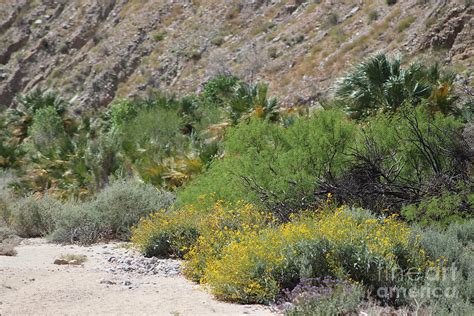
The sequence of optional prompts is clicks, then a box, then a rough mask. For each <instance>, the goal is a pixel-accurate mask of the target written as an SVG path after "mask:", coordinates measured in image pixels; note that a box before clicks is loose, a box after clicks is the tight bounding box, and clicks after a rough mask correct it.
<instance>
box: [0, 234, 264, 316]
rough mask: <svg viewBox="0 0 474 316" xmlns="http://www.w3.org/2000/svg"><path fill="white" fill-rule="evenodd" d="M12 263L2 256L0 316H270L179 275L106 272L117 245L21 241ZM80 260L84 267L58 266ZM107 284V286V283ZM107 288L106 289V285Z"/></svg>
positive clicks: (257, 307)
mask: <svg viewBox="0 0 474 316" xmlns="http://www.w3.org/2000/svg"><path fill="white" fill-rule="evenodd" d="M16 249H17V251H18V254H17V255H16V256H15V257H4V256H0V315H2V316H3V315H78V314H81V315H104V314H107V315H111V314H112V315H272V312H271V311H270V309H268V308H267V307H264V306H255V305H251V306H247V305H235V304H228V303H223V302H219V301H216V300H215V299H214V298H213V297H212V296H211V295H210V294H209V293H208V292H207V291H206V290H205V288H203V287H202V286H199V285H196V284H193V283H191V282H189V281H188V280H186V279H185V278H184V277H183V276H181V275H175V276H168V277H166V276H156V275H143V274H136V273H130V272H120V273H116V274H113V273H112V272H110V271H106V270H107V269H106V268H107V265H108V264H109V263H108V261H107V258H109V257H110V256H111V255H113V254H114V252H117V251H124V250H123V248H121V247H119V246H118V245H117V244H107V245H105V244H98V245H94V246H92V247H80V246H70V245H67V246H61V245H56V244H50V243H47V242H46V241H44V240H42V239H29V240H24V241H23V242H22V244H21V245H20V246H18V247H17V248H16ZM66 254H83V255H86V256H87V261H86V262H85V263H84V264H83V265H82V266H71V265H65V266H59V265H54V264H53V261H54V260H55V259H56V258H59V257H60V256H61V255H66ZM109 281H110V282H109ZM107 283H110V284H107Z"/></svg>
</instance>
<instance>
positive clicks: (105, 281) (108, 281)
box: [100, 279, 117, 285]
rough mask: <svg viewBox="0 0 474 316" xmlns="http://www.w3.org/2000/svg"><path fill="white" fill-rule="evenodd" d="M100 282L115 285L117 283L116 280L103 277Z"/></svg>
mask: <svg viewBox="0 0 474 316" xmlns="http://www.w3.org/2000/svg"><path fill="white" fill-rule="evenodd" d="M100 284H108V285H114V284H117V283H115V282H114V281H110V280H104V279H102V280H100Z"/></svg>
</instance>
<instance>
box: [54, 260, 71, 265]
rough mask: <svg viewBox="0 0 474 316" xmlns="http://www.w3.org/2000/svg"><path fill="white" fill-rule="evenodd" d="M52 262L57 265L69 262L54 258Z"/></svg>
mask: <svg viewBox="0 0 474 316" xmlns="http://www.w3.org/2000/svg"><path fill="white" fill-rule="evenodd" d="M53 263H54V264H57V265H66V264H69V261H67V260H65V259H56V260H54V262H53Z"/></svg>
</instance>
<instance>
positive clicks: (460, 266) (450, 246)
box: [414, 220, 474, 315]
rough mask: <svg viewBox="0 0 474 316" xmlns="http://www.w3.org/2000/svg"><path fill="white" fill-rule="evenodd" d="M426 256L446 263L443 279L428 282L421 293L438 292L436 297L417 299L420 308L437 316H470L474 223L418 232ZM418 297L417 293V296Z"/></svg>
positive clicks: (473, 286) (473, 290)
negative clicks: (435, 290)
mask: <svg viewBox="0 0 474 316" xmlns="http://www.w3.org/2000/svg"><path fill="white" fill-rule="evenodd" d="M418 235H419V236H420V242H421V245H422V246H423V248H424V249H425V251H426V254H427V256H428V257H429V258H430V259H431V260H433V261H436V260H441V261H442V262H444V267H445V269H446V271H445V273H444V274H443V277H438V278H426V280H425V282H423V284H422V286H421V287H422V289H420V291H419V293H421V294H423V292H422V291H423V288H424V289H425V292H426V289H428V288H429V289H439V290H438V291H439V292H440V293H443V294H450V295H451V294H453V295H455V297H446V295H439V296H437V297H425V296H426V295H424V296H423V295H420V297H416V295H415V297H414V299H417V304H421V305H424V306H426V308H427V309H428V310H429V311H430V312H432V313H433V314H436V315H448V314H452V315H471V314H472V313H473V311H474V305H473V304H472V303H469V302H474V265H473V264H472V263H473V262H474V220H470V221H467V222H465V223H462V224H458V223H454V224H451V225H450V226H449V227H448V228H446V229H444V230H441V229H439V228H427V229H424V230H420V231H419V232H418ZM414 293H417V292H414Z"/></svg>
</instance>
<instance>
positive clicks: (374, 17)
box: [367, 10, 379, 24]
mask: <svg viewBox="0 0 474 316" xmlns="http://www.w3.org/2000/svg"><path fill="white" fill-rule="evenodd" d="M378 18H379V14H378V12H377V10H372V11H370V12H369V13H368V15H367V21H368V23H369V24H370V23H372V22H374V21H376V20H377V19H378Z"/></svg>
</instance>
